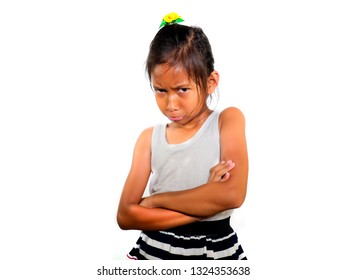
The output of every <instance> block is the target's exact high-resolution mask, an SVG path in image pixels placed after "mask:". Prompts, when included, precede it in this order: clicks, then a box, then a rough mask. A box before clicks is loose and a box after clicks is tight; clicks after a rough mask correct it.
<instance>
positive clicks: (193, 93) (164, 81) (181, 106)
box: [152, 64, 207, 125]
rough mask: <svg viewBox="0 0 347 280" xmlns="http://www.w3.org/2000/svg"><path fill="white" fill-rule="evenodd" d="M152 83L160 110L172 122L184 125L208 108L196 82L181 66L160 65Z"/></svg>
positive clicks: (155, 71)
mask: <svg viewBox="0 0 347 280" xmlns="http://www.w3.org/2000/svg"><path fill="white" fill-rule="evenodd" d="M152 83H153V88H154V93H155V98H156V101H157V104H158V107H159V109H160V111H161V112H162V113H163V114H164V115H165V116H166V117H168V118H169V119H170V120H171V121H172V122H175V123H178V124H182V125H183V124H185V123H188V122H190V121H192V120H193V119H194V117H196V116H198V115H199V114H200V113H201V112H202V110H204V109H207V106H206V102H205V101H204V102H202V101H201V97H199V91H198V87H197V85H196V83H195V82H193V81H192V80H190V79H189V77H188V75H187V73H186V72H185V71H184V70H183V69H182V68H180V67H170V66H169V65H167V64H160V65H158V66H157V67H156V68H155V69H154V71H153V73H152Z"/></svg>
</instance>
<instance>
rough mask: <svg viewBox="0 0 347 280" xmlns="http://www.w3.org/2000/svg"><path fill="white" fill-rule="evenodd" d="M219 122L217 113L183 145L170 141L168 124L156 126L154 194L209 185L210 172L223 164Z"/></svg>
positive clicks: (222, 215) (226, 213) (220, 216)
mask: <svg viewBox="0 0 347 280" xmlns="http://www.w3.org/2000/svg"><path fill="white" fill-rule="evenodd" d="M218 119H219V112H216V111H213V112H212V113H211V114H210V116H209V117H208V118H207V119H206V120H205V122H204V123H203V125H202V126H201V128H200V129H199V130H198V131H197V132H196V133H195V135H194V136H193V137H192V138H190V139H189V140H187V141H185V142H183V143H180V144H169V143H168V142H167V140H166V126H167V125H166V124H159V125H157V126H155V127H154V129H153V134H152V159H151V168H152V174H151V179H150V183H149V192H150V194H154V193H161V192H170V191H180V190H186V189H190V188H194V187H197V186H200V185H203V184H205V183H207V182H208V178H209V176H210V169H211V168H212V167H213V166H215V165H216V164H217V163H219V162H220V161H221V158H220V140H219V135H220V133H219V124H218ZM196 207H199V205H196ZM231 213H232V210H226V211H223V212H221V213H218V214H216V215H214V216H213V217H210V218H208V219H205V220H204V221H215V220H220V219H224V218H227V217H229V216H230V215H231Z"/></svg>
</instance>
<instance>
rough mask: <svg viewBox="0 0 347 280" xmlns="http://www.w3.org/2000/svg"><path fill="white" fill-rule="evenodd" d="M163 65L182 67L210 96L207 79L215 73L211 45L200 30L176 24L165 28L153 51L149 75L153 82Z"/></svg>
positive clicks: (150, 54) (148, 67)
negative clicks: (156, 72)
mask: <svg viewBox="0 0 347 280" xmlns="http://www.w3.org/2000/svg"><path fill="white" fill-rule="evenodd" d="M159 64H168V65H170V66H171V67H173V66H180V67H182V68H183V69H184V70H185V71H187V74H188V77H189V78H190V79H192V80H193V81H194V82H195V83H196V84H197V86H198V88H200V89H201V90H202V92H203V94H204V95H207V79H208V77H209V76H210V74H211V73H212V71H213V70H214V58H213V54H212V49H211V45H210V42H209V40H208V38H207V36H206V35H205V33H204V32H203V31H202V29H201V28H200V27H194V26H186V25H181V24H172V25H166V26H164V27H162V28H161V29H160V30H159V31H158V32H157V34H156V35H155V37H154V39H153V40H152V42H151V44H150V48H149V53H148V57H147V62H146V71H147V74H148V77H149V80H150V82H151V75H152V72H153V70H154V69H155V67H156V66H158V65H159Z"/></svg>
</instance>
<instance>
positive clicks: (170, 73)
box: [152, 64, 191, 84]
mask: <svg viewBox="0 0 347 280" xmlns="http://www.w3.org/2000/svg"><path fill="white" fill-rule="evenodd" d="M152 82H153V84H162V83H163V84H178V83H191V80H190V79H189V76H188V74H187V71H185V70H184V69H183V68H182V67H181V66H170V65H168V64H159V65H158V66H156V67H155V68H154V70H153V72H152Z"/></svg>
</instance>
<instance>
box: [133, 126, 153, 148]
mask: <svg viewBox="0 0 347 280" xmlns="http://www.w3.org/2000/svg"><path fill="white" fill-rule="evenodd" d="M153 129H154V127H148V128H146V129H144V130H143V131H142V132H141V133H140V135H139V137H138V139H137V146H138V145H139V146H141V148H144V147H150V146H151V142H152V134H153Z"/></svg>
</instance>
